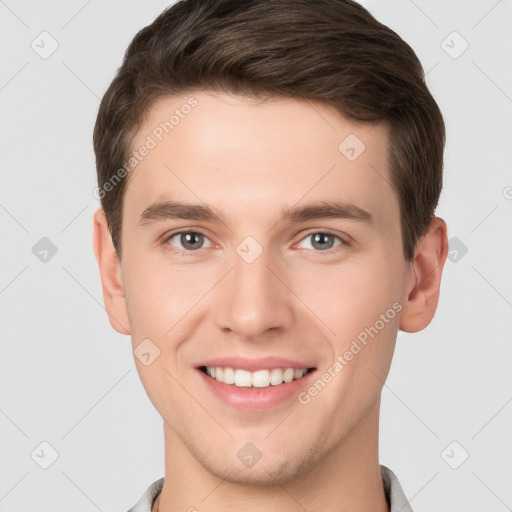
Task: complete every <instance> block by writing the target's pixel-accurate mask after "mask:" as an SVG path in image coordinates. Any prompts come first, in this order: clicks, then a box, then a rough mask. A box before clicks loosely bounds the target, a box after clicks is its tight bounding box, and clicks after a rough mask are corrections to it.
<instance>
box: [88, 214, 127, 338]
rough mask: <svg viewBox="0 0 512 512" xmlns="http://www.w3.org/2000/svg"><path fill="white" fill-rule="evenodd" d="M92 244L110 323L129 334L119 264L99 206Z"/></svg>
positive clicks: (94, 218)
mask: <svg viewBox="0 0 512 512" xmlns="http://www.w3.org/2000/svg"><path fill="white" fill-rule="evenodd" d="M93 246H94V254H95V255H96V261H97V262H98V266H99V269H100V275H101V286H102V288H103V301H104V302H105V308H106V310H107V313H108V319H109V321H110V325H111V326H112V327H113V328H114V329H115V330H116V331H117V332H118V333H120V334H130V323H129V320H128V310H127V307H126V299H125V296H124V289H123V278H122V274H121V264H120V262H119V258H118V256H117V252H116V250H115V249H114V244H113V243H112V237H111V235H110V230H109V228H108V223H107V219H106V217H105V211H104V210H103V208H99V209H98V210H97V211H96V212H95V213H94V217H93Z"/></svg>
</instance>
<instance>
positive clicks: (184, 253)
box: [163, 230, 351, 257]
mask: <svg viewBox="0 0 512 512" xmlns="http://www.w3.org/2000/svg"><path fill="white" fill-rule="evenodd" d="M189 233H192V234H197V235H202V236H203V237H204V238H206V239H207V240H209V238H208V237H207V236H206V235H205V234H204V233H202V232H201V231H195V230H184V231H176V232H174V233H171V234H170V235H168V236H166V237H165V239H164V241H163V243H164V245H165V247H166V248H167V249H168V250H169V251H171V252H172V253H175V254H179V255H181V256H185V257H188V256H192V257H194V256H196V255H197V253H199V252H200V251H201V249H203V248H201V249H196V250H195V251H191V250H185V249H179V248H176V247H174V246H172V245H171V244H170V243H169V240H170V239H171V238H173V237H175V236H176V235H186V234H189ZM318 234H322V235H330V236H333V237H334V238H335V239H337V240H339V241H340V242H341V243H340V244H338V245H336V246H334V247H332V248H330V249H327V250H325V251H320V250H315V249H307V250H308V251H313V252H315V253H317V254H324V255H330V254H332V253H334V252H337V251H338V250H340V249H343V247H347V246H349V245H351V244H350V243H349V242H348V241H347V240H346V239H343V238H341V237H340V236H339V235H336V234H334V233H332V232H330V231H328V230H323V231H311V232H310V233H308V234H306V235H305V236H304V237H302V238H301V239H300V240H299V242H298V243H300V242H302V241H303V240H305V239H306V238H308V237H311V236H313V235H318ZM295 245H297V244H295ZM205 249H207V247H205Z"/></svg>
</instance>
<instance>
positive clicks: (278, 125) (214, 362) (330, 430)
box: [94, 0, 448, 512]
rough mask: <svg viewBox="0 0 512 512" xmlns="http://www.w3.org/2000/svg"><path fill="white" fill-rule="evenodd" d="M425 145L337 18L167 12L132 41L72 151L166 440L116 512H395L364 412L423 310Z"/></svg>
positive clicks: (431, 291) (397, 497)
mask: <svg viewBox="0 0 512 512" xmlns="http://www.w3.org/2000/svg"><path fill="white" fill-rule="evenodd" d="M444 137H445V132H444V124H443V119H442V116H441V113H440V111H439V109H438V107H437V105H436V103H435V101H434V99H433V98H432V96H431V94H430V93H429V91H428V89H427V87H426V85H425V82H424V76H423V71H422V68H421V65H420V63H419V61H418V59H417V57H416V56H415V54H414V52H413V51H412V50H411V48H410V47H409V46H408V45H407V44H406V43H405V42H404V41H403V40H402V39H401V38H400V37H399V36H398V35H396V34H395V33H394V32H393V31H391V30H390V29H389V28H387V27H385V26H383V25H382V24H380V23H379V22H378V21H376V20H375V19H374V18H373V17H372V16H371V15H370V14H369V13H368V12H367V11H366V10H365V9H364V8H362V7H361V6H360V5H358V4H357V3H355V2H352V1H350V0H317V1H315V2H306V1H304V2H302V1H297V0H255V1H250V2H249V1H248V2H245V1H242V2H240V1H228V0H206V1H205V0H200V1H199V0H184V1H181V2H178V3H177V4H175V5H173V6H171V7H170V8H169V9H167V10H166V11H164V12H163V13H162V14H161V15H160V16H159V17H158V18H157V19H156V20H155V21H154V22H153V23H152V24H151V25H149V26H148V27H146V28H144V29H143V30H141V31H140V32H139V33H138V34H137V35H136V37H135V38H134V40H133V41H132V43H131V44H130V47H129V48H128V50H127V52H126V55H125V59H124V62H123V65H122V67H121V68H120V69H119V71H118V73H117V76H116V77H115V79H114V81H113V82H112V84H111V85H110V87H109V89H108V90H107V92H106V93H105V96H104V98H103V100H102V102H101V105H100V110H99V113H98V118H97V122H96V126H95V131H94V149H95V153H96V163H97V171H98V197H99V198H100V199H101V205H102V208H100V209H99V210H98V211H97V212H96V213H95V216H94V249H95V254H96V258H97V261H98V264H99V269H100V273H101V279H102V286H103V295H104V300H105V305H106V309H107V311H108V314H109V319H110V322H111V324H112V326H113V327H114V328H115V329H116V330H117V331H118V332H120V333H122V334H129V335H131V338H132V345H133V349H134V354H135V356H136V358H135V361H136V364H137V369H138V372H139V375H140V377H141V380H142V383H143V385H144V387H145V389H146V391H147V393H148V396H149V398H150V399H151V401H152V403H153V404H154V406H155V407H156V409H157V410H158V412H159V413H160V414H161V416H162V418H163V420H164V438H165V476H164V478H162V479H160V480H158V481H156V482H154V483H153V484H152V485H151V486H150V487H149V488H148V489H147V490H146V492H145V493H144V495H143V496H142V498H141V500H140V501H139V502H138V503H137V504H136V505H135V507H133V508H132V509H131V511H132V512H142V511H144V512H146V511H159V512H169V511H175V510H189V511H193V510H208V511H218V510H226V509H228V510H246V511H257V510H265V511H283V510H284V511H287V510H290V511H291V510H308V511H317V510H322V511H325V510H333V511H334V510H336V511H349V510H350V511H353V510H361V511H362V510H371V511H382V512H383V511H392V512H397V511H399V510H401V511H402V512H405V511H410V510H411V508H410V506H409V504H408V502H407V499H406V498H405V496H404V494H403V491H402V489H401V487H400V484H399V482H398V480H397V478H396V476H395V475H394V474H393V473H392V472H391V470H389V469H388V468H386V467H384V466H380V465H379V461H378V428H379V408H380V394H381V391H382V387H383V384H384V381H385V379H386V376H387V373H388V371H389V367H390V364H391V360H392V356H393V351H394V347H395V341H396V335H397V332H398V329H401V330H403V331H407V332H415V331H419V330H421V329H423V328H425V327H426V326H427V325H428V324H429V323H430V321H431V320H432V318H433V316H434V313H435V310H436V306H437V302H438V297H439V286H440V280H441V274H442V269H443V265H444V262H445V259H446V255H447V247H448V243H447V232H446V224H445V222H444V221H443V220H442V219H440V218H438V217H436V216H435V215H434V211H435V207H436V205H437V202H438V199H439V194H440V190H441V186H442V165H443V149H444Z"/></svg>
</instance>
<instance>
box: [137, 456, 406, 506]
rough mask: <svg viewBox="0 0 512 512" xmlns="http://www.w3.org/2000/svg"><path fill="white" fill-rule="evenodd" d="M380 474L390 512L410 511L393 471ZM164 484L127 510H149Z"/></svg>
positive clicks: (155, 484)
mask: <svg viewBox="0 0 512 512" xmlns="http://www.w3.org/2000/svg"><path fill="white" fill-rule="evenodd" d="M380 474H381V476H382V483H383V485H384V493H385V494H386V499H387V501H388V506H389V510H390V512H412V508H411V506H410V505H409V502H408V501H407V498H406V497H405V494H404V491H402V487H401V486H400V482H399V481H398V478H397V477H396V476H395V474H394V473H393V471H391V470H390V469H388V468H387V467H386V466H383V465H382V464H381V466H380ZM163 486H164V479H163V478H160V479H159V480H156V481H155V482H153V483H152V484H151V485H150V486H149V487H148V488H147V489H146V492H145V493H144V494H143V495H142V498H141V499H140V500H139V501H138V502H137V503H136V504H135V505H134V506H133V507H132V508H131V509H130V510H128V512H151V507H152V506H153V503H154V501H155V500H156V497H157V496H158V495H159V494H160V491H161V490H162V487H163Z"/></svg>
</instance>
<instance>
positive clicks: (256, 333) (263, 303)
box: [215, 251, 294, 340]
mask: <svg viewBox="0 0 512 512" xmlns="http://www.w3.org/2000/svg"><path fill="white" fill-rule="evenodd" d="M284 273H285V271H284V267H283V266H282V265H281V267H279V265H278V262H276V261H273V260H272V258H271V257H270V255H269V254H268V253H267V252H266V251H263V253H262V254H261V255H260V256H259V257H258V258H257V259H256V260H255V261H253V262H252V263H248V262H247V261H245V260H244V259H243V258H242V257H240V256H239V255H238V254H235V255H234V257H233V269H232V271H231V272H229V274H228V275H227V276H226V279H224V280H223V282H222V286H221V288H220V289H219V290H217V291H218V295H217V299H218V300H216V309H215V319H216V322H217V325H218V326H219V328H220V329H222V330H223V331H230V332H233V333H236V334H237V335H238V336H239V337H241V338H243V339H248V340H255V339H257V338H258V337H261V336H262V335H264V334H265V333H268V332H272V333H277V332H284V331H286V330H287V329H290V328H291V326H292V325H293V322H294V310H293V293H292V292H291V291H290V289H289V288H287V286H286V285H285V284H283V282H284V283H286V281H287V280H286V278H285V275H284Z"/></svg>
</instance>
